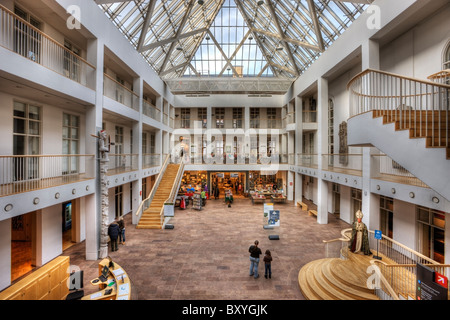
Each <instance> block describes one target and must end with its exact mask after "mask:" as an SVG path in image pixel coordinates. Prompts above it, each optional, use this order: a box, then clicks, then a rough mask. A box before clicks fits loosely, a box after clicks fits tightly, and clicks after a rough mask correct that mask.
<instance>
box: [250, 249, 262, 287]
mask: <svg viewBox="0 0 450 320" xmlns="http://www.w3.org/2000/svg"><path fill="white" fill-rule="evenodd" d="M258 244H259V241H258V240H255V243H254V244H253V245H251V246H250V248H248V251H249V252H250V274H249V275H250V276H254V277H255V279H258V278H259V274H258V264H259V256H260V255H261V254H262V252H261V249H260V248H259V247H258Z"/></svg>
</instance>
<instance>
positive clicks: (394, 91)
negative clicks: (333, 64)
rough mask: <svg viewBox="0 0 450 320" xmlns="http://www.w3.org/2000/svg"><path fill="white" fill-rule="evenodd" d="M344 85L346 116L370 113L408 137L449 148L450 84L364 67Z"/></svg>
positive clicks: (429, 144) (430, 145) (432, 145)
mask: <svg viewBox="0 0 450 320" xmlns="http://www.w3.org/2000/svg"><path fill="white" fill-rule="evenodd" d="M347 88H348V90H349V93H350V117H353V116H356V115H359V114H362V113H365V112H373V113H374V116H383V117H384V120H386V121H387V122H395V123H396V129H397V130H405V129H406V130H410V137H414V138H420V137H423V138H426V139H427V146H429V147H445V148H449V147H450V144H449V140H450V139H449V134H450V124H449V123H450V115H449V104H450V85H448V84H444V83H438V82H432V81H429V80H420V79H414V78H409V77H404V76H401V75H397V74H393V73H388V72H384V71H379V70H372V69H367V70H365V71H363V72H361V73H360V74H358V75H356V76H355V77H354V78H353V79H352V80H351V81H350V82H349V84H348V85H347ZM447 150H448V149H447ZM447 154H448V153H447Z"/></svg>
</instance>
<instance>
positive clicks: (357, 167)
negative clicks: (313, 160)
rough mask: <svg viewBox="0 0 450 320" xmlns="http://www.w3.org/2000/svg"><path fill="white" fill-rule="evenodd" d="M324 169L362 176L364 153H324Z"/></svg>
mask: <svg viewBox="0 0 450 320" xmlns="http://www.w3.org/2000/svg"><path fill="white" fill-rule="evenodd" d="M322 170H326V171H332V172H339V173H347V174H352V175H356V176H362V154H350V153H341V154H339V153H338V154H322Z"/></svg>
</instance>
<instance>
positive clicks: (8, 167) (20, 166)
mask: <svg viewBox="0 0 450 320" xmlns="http://www.w3.org/2000/svg"><path fill="white" fill-rule="evenodd" d="M94 167H95V156H94V155H89V154H88V155H28V156H27V155H13V156H0V172H1V175H0V197H3V196H9V195H13V194H18V193H23V192H29V191H34V190H39V189H44V188H51V187H56V186H60V185H63V184H69V183H75V182H80V181H83V180H87V179H93V178H94V177H95V174H94V170H93V168H94Z"/></svg>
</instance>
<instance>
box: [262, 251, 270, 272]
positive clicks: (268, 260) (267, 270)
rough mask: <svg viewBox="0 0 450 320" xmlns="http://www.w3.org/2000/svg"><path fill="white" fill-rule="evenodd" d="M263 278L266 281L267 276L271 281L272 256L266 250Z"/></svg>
mask: <svg viewBox="0 0 450 320" xmlns="http://www.w3.org/2000/svg"><path fill="white" fill-rule="evenodd" d="M263 261H264V268H265V272H264V278H266V279H267V276H269V279H272V254H271V253H270V250H266V253H265V254H264V258H263Z"/></svg>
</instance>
